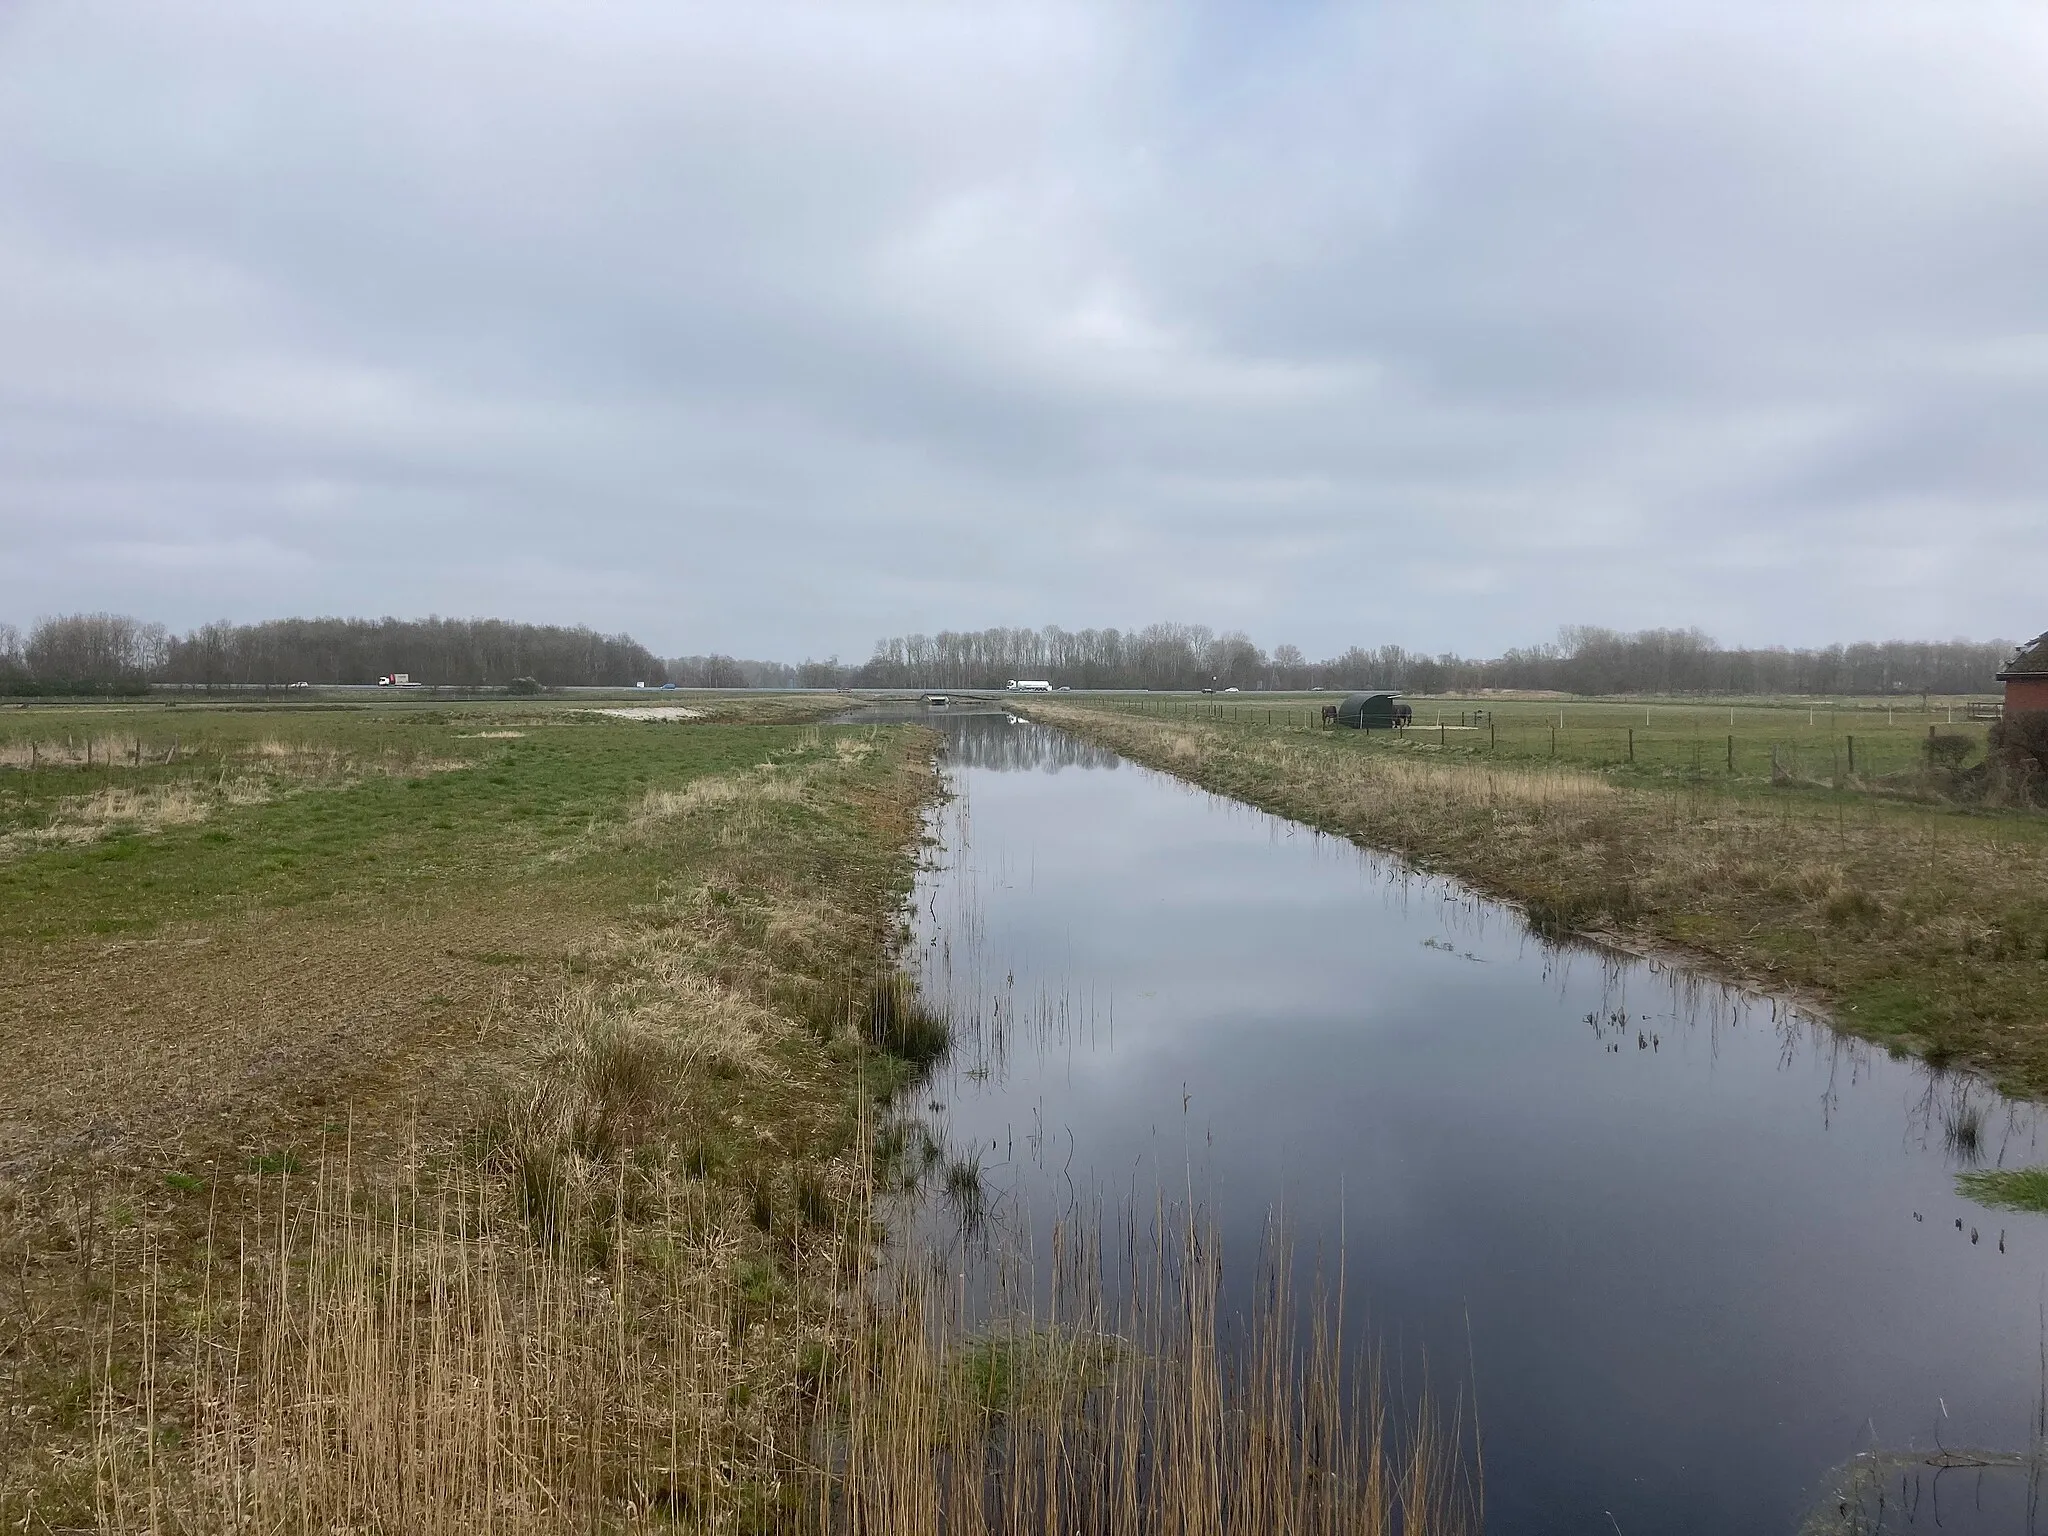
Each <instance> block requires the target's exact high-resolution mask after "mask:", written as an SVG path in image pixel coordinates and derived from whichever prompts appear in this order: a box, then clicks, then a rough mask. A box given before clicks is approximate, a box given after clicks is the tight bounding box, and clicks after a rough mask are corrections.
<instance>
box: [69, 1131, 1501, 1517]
mask: <svg viewBox="0 0 2048 1536" xmlns="http://www.w3.org/2000/svg"><path fill="white" fill-rule="evenodd" d="M577 1199H578V1201H579V1205H578V1218H577V1219H578V1220H580V1221H582V1222H584V1223H587V1224H588V1230H589V1231H590V1232H592V1233H601V1234H603V1236H604V1238H605V1241H604V1243H603V1244H602V1245H600V1246H599V1247H598V1248H596V1249H594V1250H593V1249H590V1248H585V1247H579V1246H574V1245H563V1244H560V1243H554V1242H548V1241H539V1240H536V1235H535V1233H534V1230H533V1229H532V1227H531V1225H530V1224H529V1223H528V1222H526V1221H525V1220H523V1219H521V1216H520V1213H519V1212H518V1210H517V1209H516V1205H515V1204H514V1203H512V1202H508V1201H507V1200H506V1199H505V1198H504V1196H503V1191H502V1189H501V1188H499V1187H497V1185H496V1183H495V1182H494V1180H493V1179H492V1178H491V1177H490V1176H489V1175H488V1174H487V1173H484V1172H482V1171H481V1170H475V1169H472V1170H471V1171H470V1172H469V1173H466V1174H462V1175H457V1176H453V1177H444V1178H442V1179H440V1180H438V1181H435V1182H434V1183H433V1184H431V1185H429V1184H428V1183H426V1182H424V1181H415V1182H414V1183H413V1184H412V1185H411V1186H410V1187H408V1188H406V1189H404V1190H402V1191H400V1193H399V1194H398V1196H397V1197H396V1198H390V1197H388V1196H387V1197H373V1196H372V1194H371V1192H370V1191H368V1190H367V1189H365V1188H363V1187H360V1186H359V1185H358V1184H357V1183H356V1182H355V1181H354V1180H353V1179H352V1177H351V1174H350V1170H349V1166H348V1163H347V1161H346V1159H345V1158H343V1159H339V1160H335V1161H330V1162H327V1163H323V1164H322V1165H321V1166H320V1167H319V1168H318V1169H316V1170H315V1171H314V1172H313V1173H312V1175H311V1178H310V1182H309V1184H308V1185H307V1187H306V1188H305V1189H304V1190H303V1191H299V1192H295V1191H294V1190H293V1189H292V1188H291V1187H290V1184H289V1182H288V1181H284V1180H279V1181H277V1182H276V1183H275V1184H273V1185H269V1186H266V1188H265V1190H264V1192H263V1193H262V1195H261V1196H260V1197H259V1198H257V1199H256V1200H254V1201H253V1202H252V1203H251V1205H250V1207H249V1208H248V1209H247V1210H246V1211H244V1212H243V1213H241V1214H240V1215H239V1216H238V1217H237V1218H236V1220H237V1223H238V1227H239V1230H238V1232H237V1233H236V1237H237V1239H238V1240H237V1241H236V1242H235V1243H234V1244H233V1245H232V1246H233V1248H234V1251H235V1257H234V1258H233V1260H232V1261H231V1262H225V1263H223V1264H221V1265H219V1266H218V1267H217V1269H216V1271H215V1273H214V1276H213V1278H212V1281H211V1283H210V1284H209V1286H208V1288H207V1290H206V1292H205V1293H204V1295H203V1296H202V1297H201V1298H200V1301H199V1303H198V1305H197V1306H196V1307H194V1308H192V1309H191V1310H190V1311H189V1312H188V1313H187V1314H186V1315H183V1316H176V1317H174V1316H170V1315H167V1314H165V1313H163V1312H162V1310H161V1308H160V1295H159V1292H158V1291H157V1289H156V1287H155V1286H154V1284H153V1279H152V1273H151V1269H150V1262H149V1258H148V1255H147V1254H146V1253H141V1254H137V1255H134V1256H133V1257H132V1258H131V1261H130V1267H129V1273H128V1275H127V1277H126V1278H125V1280H123V1281H122V1282H121V1294H122V1297H123V1301H124V1303H125V1306H126V1308H127V1310H128V1312H129V1315H130V1317H131V1320H132V1321H134V1323H135V1325H136V1326H137V1327H139V1328H140V1329H141V1331H142V1332H143V1333H144V1334H145V1335H152V1334H162V1333H164V1332H166V1331H174V1332H176V1333H177V1334H178V1335H179V1337H178V1340H177V1342H178V1345H179V1347H178V1349H177V1350H176V1351H174V1352H173V1358H175V1359H176V1360H178V1361H180V1362H181V1363H182V1364H181V1368H179V1369H175V1370H157V1371H153V1372H145V1374H144V1375H143V1376H142V1377H141V1378H140V1379H139V1380H137V1381H135V1382H134V1383H133V1384H132V1385H130V1384H127V1383H124V1382H123V1381H121V1380H120V1379H119V1377H118V1376H117V1374H116V1373H114V1372H113V1371H112V1370H111V1369H110V1370H109V1371H108V1372H107V1374H106V1376H105V1379H104V1380H103V1383H102V1387H101V1391H100V1394H99V1399H98V1408H97V1415H98V1435H97V1439H96V1446H97V1480H96V1484H97V1519H98V1525H99V1528H100V1529H102V1530H105V1531H110V1532H112V1531H118V1532H145V1531H146V1532H151V1533H157V1532H188V1531H189V1532H201V1531H205V1532H222V1531H232V1532H259V1531H260V1532H271V1531H285V1530H292V1531H306V1530H321V1531H404V1532H417V1533H421V1536H444V1533H445V1536H456V1533H469V1532H476V1531H496V1532H505V1533H527V1532H532V1533H541V1532H560V1531H567V1530H595V1529H603V1530H617V1531H637V1530H653V1529H663V1530H667V1529H673V1528H675V1526H676V1524H677V1523H679V1522H680V1523H683V1524H685V1525H686V1526H687V1527H688V1528H690V1529H698V1530H706V1531H732V1530H767V1529H787V1530H810V1531H818V1532H845V1533H848V1536H865V1533H877V1536H879V1533H884V1532H886V1533H889V1536H939V1533H942V1532H944V1533H972V1536H981V1533H988V1536H996V1533H1001V1536H1026V1533H1032V1536H1065V1533H1069V1532H1073V1531H1077V1530H1079V1531H1088V1532H1101V1533H1105V1536H1126V1533H1127V1536H1150V1533H1165V1532H1172V1533H1175V1536H1211V1533H1213V1536H1238V1533H1243V1536H1251V1533H1266V1532H1278V1531H1285V1532H1295V1533H1303V1536H1311V1533H1313V1536H1322V1533H1328V1536H1352V1533H1356V1536H1391V1533H1395V1532H1401V1533H1405V1536H1439V1533H1465V1532H1472V1531H1476V1530H1477V1529H1478V1528H1479V1523H1480V1508H1479V1494H1478V1483H1477V1477H1476V1468H1475V1464H1474V1462H1473V1460H1472V1457H1471V1452H1470V1445H1469V1440H1468V1436H1467V1434H1466V1433H1465V1431H1464V1427H1463V1426H1461V1425H1460V1424H1459V1423H1458V1421H1457V1420H1456V1418H1455V1417H1446V1416H1445V1415H1443V1414H1441V1413H1439V1412H1437V1411H1435V1410H1434V1409H1432V1408H1431V1407H1430V1406H1428V1405H1427V1404H1424V1405H1423V1406H1422V1407H1420V1408H1419V1409H1416V1410H1414V1411H1412V1412H1410V1413H1407V1414H1403V1413H1401V1412H1400V1411H1398V1410H1397V1409H1396V1408H1395V1407H1394V1406H1393V1403H1392V1401H1391V1399H1390V1398H1389V1397H1388V1395H1387V1394H1386V1393H1385V1392H1384V1390H1383V1389H1382V1386H1381V1382H1380V1378H1379V1376H1378V1374H1377V1373H1376V1371H1375V1370H1374V1368H1373V1365H1372V1362H1371V1361H1370V1360H1369V1359H1367V1360H1364V1361H1363V1362H1361V1361H1357V1360H1354V1359H1352V1358H1350V1357H1349V1356H1347V1353H1346V1350H1345V1344H1344V1340H1343V1339H1342V1336H1341V1334H1340V1333H1339V1332H1338V1331H1337V1330H1336V1329H1335V1328H1334V1327H1333V1326H1332V1325H1331V1324H1330V1323H1329V1322H1328V1319H1329V1318H1330V1317H1331V1316H1333V1315H1334V1314H1333V1313H1332V1311H1331V1310H1330V1309H1329V1308H1328V1307H1327V1306H1312V1307H1310V1308H1307V1309H1303V1308H1299V1307H1297V1306H1296V1305H1295V1299H1294V1298H1293V1297H1292V1296H1291V1295H1290V1294H1289V1292H1288V1289H1287V1286H1286V1283H1285V1279H1284V1275H1285V1268H1284V1266H1279V1267H1276V1268H1275V1269H1274V1270H1273V1271H1272V1273H1271V1274H1270V1275H1269V1276H1268V1277H1267V1281H1266V1283H1265V1284H1263V1285H1262V1286H1261V1287H1260V1288H1259V1291H1258V1293H1257V1296H1256V1298H1255V1300H1254V1302H1253V1304H1252V1305H1251V1307H1250V1308H1249V1309H1248V1310H1247V1311H1246V1312H1245V1313H1244V1314H1243V1315H1242V1316H1240V1317H1238V1318H1235V1319H1230V1318H1225V1317H1223V1316H1222V1315H1220V1308H1219V1296H1220V1294H1221V1279H1222V1277H1221V1271H1220V1268H1219V1265H1218V1261H1217V1258H1216V1247H1215V1244H1214V1242H1213V1240H1212V1239H1211V1238H1210V1237H1209V1236H1208V1235H1207V1234H1205V1233H1203V1232H1201V1231H1200V1230H1199V1229H1198V1228H1197V1227H1196V1226H1195V1225H1193V1224H1192V1223H1186V1222H1183V1223H1181V1224H1178V1225H1175V1224H1173V1223H1171V1222H1169V1223H1166V1224H1164V1226H1163V1228H1160V1229H1155V1230H1164V1231H1165V1232H1166V1234H1167V1235H1166V1236H1165V1237H1164V1238H1163V1239H1160V1240H1158V1241H1156V1242H1154V1243H1153V1244H1152V1245H1151V1246H1150V1247H1147V1248H1144V1249H1142V1250H1141V1251H1140V1254H1139V1257H1138V1258H1137V1259H1136V1260H1134V1261H1132V1262H1131V1263H1130V1264H1129V1266H1128V1268H1127V1269H1126V1271H1125V1272H1124V1273H1123V1274H1122V1276H1121V1277H1120V1283H1118V1284H1116V1285H1113V1286H1105V1285H1104V1283H1103V1281H1104V1276H1103V1274H1102V1272H1101V1269H1100V1265H1099V1261H1097V1260H1096V1259H1095V1258H1094V1256H1093V1255H1092V1254H1086V1253H1084V1254H1083V1256H1082V1257H1081V1258H1080V1259H1079V1260H1078V1261H1077V1260H1076V1259H1075V1258H1074V1257H1073V1256H1072V1255H1068V1256H1067V1257H1065V1258H1063V1259H1062V1260H1060V1261H1059V1265H1058V1267H1059V1269H1060V1277H1059V1278H1058V1280H1057V1282H1056V1283H1055V1284H1054V1285H1053V1286H1052V1288H1051V1290H1050V1291H1049V1292H1048V1293H1047V1294H1049V1295H1050V1296H1052V1297H1053V1298H1054V1301H1053V1304H1052V1306H1051V1307H1050V1309H1049V1310H1048V1311H1047V1312H1046V1313H1045V1314H1043V1315H1034V1313H1033V1312H1032V1311H1030V1310H1028V1309H1027V1310H1022V1311H1009V1312H1003V1311H998V1312H997V1313H996V1314H995V1315H994V1316H993V1317H988V1316H984V1317H983V1318H982V1319H981V1320H980V1322H979V1324H978V1325H975V1326H970V1324H969V1320H968V1317H967V1308H966V1307H965V1305H964V1304H963V1300H962V1297H961V1293H960V1291H959V1290H958V1289H957V1288H956V1286H955V1284H954V1281H953V1278H952V1277H951V1276H950V1275H948V1274H946V1273H945V1272H944V1271H943V1270H935V1269H934V1268H933V1267H932V1266H929V1265H926V1264H921V1263H910V1264H905V1265H903V1266H902V1267H900V1268H899V1269H898V1270H897V1271H896V1273H895V1277H894V1280H893V1282H892V1283H891V1284H889V1285H886V1286H883V1287H880V1288H877V1289H875V1290H867V1289H864V1288H863V1287H862V1286H861V1284H860V1283H859V1280H860V1276H861V1274H862V1273H864V1272H865V1269H866V1263H867V1257H868V1253H869V1250H868V1247H867V1241H866V1237H865V1235H864V1234H863V1233H862V1232H861V1230H860V1229H859V1226H858V1224H857V1223H842V1224H841V1225H840V1226H839V1227H837V1228H836V1229H834V1231H833V1232H832V1233H831V1234H830V1239H829V1241H827V1242H825V1243H824V1244H822V1245H821V1250H820V1253H819V1255H818V1262H820V1263H821V1264H822V1265H823V1266H824V1268H823V1270H822V1271H821V1274H820V1277H819V1278H821V1279H822V1280H824V1281H827V1282H829V1283H827V1284H821V1285H818V1286H815V1287H804V1286H791V1287H789V1288H788V1289H787V1290H786V1291H779V1290H777V1289H776V1288H775V1287H773V1286H771V1285H766V1284H764V1283H763V1282H762V1280H761V1279H760V1276H759V1274H758V1272H756V1271H754V1270H752V1269H750V1268H749V1266H747V1265H746V1264H745V1263H744V1262H742V1261H740V1260H739V1259H738V1253H739V1251H740V1250H739V1246H738V1245H737V1244H736V1243H735V1242H734V1241H733V1239H732V1238H731V1236H730V1234H727V1233H725V1232H723V1231H722V1230H721V1224H720V1218H719V1214H718V1212H717V1210H716V1207H715V1203H714V1202H708V1201H706V1200H704V1199H702V1198H700V1191H699V1190H698V1189H696V1188H694V1187H693V1186H691V1185H690V1184H688V1183H686V1182H665V1183H662V1184H660V1185H659V1186H658V1187H655V1188H649V1189H643V1190H642V1191H640V1193H639V1194H638V1195H637V1197H634V1196H629V1194H628V1191H627V1188H626V1181H625V1180H624V1179H623V1178H615V1180H614V1182H613V1185H612V1187H611V1188H609V1189H607V1188H605V1187H603V1186H602V1185H601V1184H599V1183H591V1184H588V1185H586V1186H584V1187H582V1188H581V1189H580V1190H579V1191H578V1192H577ZM633 1205H637V1209H630V1210H629V1206H633ZM1060 1243H1061V1240H1060V1239H1058V1238H1056V1240H1055V1248H1056V1250H1057V1249H1058V1248H1059V1247H1060ZM224 1246H226V1245H224ZM1304 1316H1306V1318H1307V1319H1308V1321H1307V1324H1306V1327H1305V1328H1304V1326H1303V1321H1302V1320H1303V1318H1304ZM771 1325H772V1326H771ZM791 1341H798V1343H797V1347H796V1349H795V1351H794V1353H792V1351H791V1349H790V1348H789V1345H790V1343H791ZM109 1360H110V1362H111V1353H110V1355H109Z"/></svg>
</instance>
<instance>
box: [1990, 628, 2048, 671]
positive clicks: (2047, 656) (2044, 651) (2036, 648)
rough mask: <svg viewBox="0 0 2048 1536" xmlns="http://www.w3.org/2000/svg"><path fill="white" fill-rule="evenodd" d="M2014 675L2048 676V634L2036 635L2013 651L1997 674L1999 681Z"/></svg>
mask: <svg viewBox="0 0 2048 1536" xmlns="http://www.w3.org/2000/svg"><path fill="white" fill-rule="evenodd" d="M2015 677H2048V635H2036V636H2035V637H2034V638H2033V639H2032V640H2030V641H2028V642H2027V643H2026V644H2025V645H2023V646H2021V647H2020V648H2019V649H2018V650H2017V651H2014V652H2013V655H2012V660H2010V661H2008V662H2007V663H2006V664H2005V670H2004V671H2003V672H2001V673H1999V674H1998V680H1999V681H2000V682H2001V683H2002V682H2006V681H2007V680H2009V679H2011V678H2015Z"/></svg>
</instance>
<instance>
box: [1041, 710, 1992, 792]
mask: <svg viewBox="0 0 2048 1536" xmlns="http://www.w3.org/2000/svg"><path fill="white" fill-rule="evenodd" d="M1342 697H1343V695H1342V694H1340V693H1331V692H1323V693H1272V694H1266V693H1257V694H1224V695H1188V694H1089V695H1085V696H1081V697H1079V698H1075V699H1073V700H1071V702H1073V703H1076V704H1079V705H1081V706H1083V707H1088V706H1095V707H1105V708H1112V709H1118V710H1122V711H1125V712H1127V713H1133V714H1138V715H1142V716H1144V717H1146V718H1150V719H1158V720H1195V721H1208V722H1213V723H1216V724H1220V725H1234V726H1240V727H1247V728H1250V727H1256V728H1259V729H1262V730H1279V729H1284V728H1288V727H1301V728H1315V727H1316V725H1317V722H1318V720H1319V718H1320V711H1321V709H1322V707H1323V706H1324V705H1326V704H1334V703H1335V702H1337V700H1338V699H1340V698H1342ZM1989 700H1990V696H1989V695H1983V696H1978V697H1973V698H1956V699H1943V698H1935V699H1929V700H1926V701H1924V702H1923V700H1922V699H1921V698H1920V696H1919V695H1917V694H1915V695H1913V696H1911V697H1910V698H1909V697H1905V696H1896V697H1893V698H1889V699H1885V698H1842V699H1833V700H1827V701H1816V700H1809V699H1803V698H1801V699H1744V698H1735V699H1728V700H1716V701H1714V702H1712V703H1705V702H1702V701H1699V700H1696V699H1644V700H1629V701H1619V700H1601V699H1555V698H1530V697H1510V696H1503V695H1479V696H1475V697H1462V696H1458V695H1435V694H1431V695H1418V696H1415V697H1412V698H1409V699H1408V700H1407V701H1406V702H1407V703H1408V704H1409V705H1410V707H1411V708H1412V709H1413V710H1414V712H1415V716H1414V722H1413V724H1412V725H1411V727H1410V728H1409V732H1408V733H1407V734H1406V735H1405V736H1404V738H1403V740H1402V741H1401V743H1400V745H1402V746H1405V747H1408V748H1410V749H1414V750H1421V749H1425V748H1432V747H1433V748H1436V749H1438V750H1439V751H1442V752H1444V753H1446V754H1447V755H1462V756H1466V757H1480V756H1483V757H1485V758H1488V759H1490V760H1496V761H1502V762H1513V761H1522V762H1538V763H1547V762H1556V763H1563V764H1568V765H1572V766H1577V767H1586V768H1597V769H1600V770H1601V771H1603V772H1608V773H1617V774H1633V775H1635V776H1638V777H1640V778H1642V779H1644V780H1648V781H1668V780H1670V779H1673V778H1680V779H1693V778H1709V777H1714V778H1721V779H1724V780H1734V781H1755V782H1765V783H1768V782H1770V781H1771V780H1773V779H1774V778H1775V779H1776V780H1778V781H1779V782H1780V783H1784V782H1787V781H1803V782H1807V783H1812V784H1822V783H1834V782H1836V781H1838V780H1842V779H1846V778H1850V777H1853V778H1855V779H1857V780H1858V781H1860V783H1861V785H1862V787H1865V788H1874V789H1882V788H1885V787H1887V781H1898V782H1897V784H1896V787H1899V788H1903V789H1909V790H1912V791H1915V792H1918V791H1920V790H1922V789H1924V788H1925V787H1926V785H1925V775H1924V774H1923V772H1922V770H1923V768H1924V767H1925V765H1926V755H1925V746H1926V742H1927V738H1928V733H1929V731H1930V730H1932V731H1933V732H1934V733H1936V734H1937V735H1940V736H1957V737H1962V738H1964V739H1966V740H1967V741H1969V742H1970V743H1971V755H1970V756H1969V757H1967V758H1966V759H1964V763H1965V765H1966V766H1967V765H1968V764H1969V763H1976V762H1981V761H1982V759H1983V751H1984V733H1985V731H1986V729H1987V726H1988V722H1987V721H1984V720H1981V719H1973V718H1972V717H1971V713H1970V710H1971V706H1972V705H1973V704H1983V703H1987V702H1989ZM1061 702H1062V703H1063V704H1064V703H1067V702H1070V701H1069V700H1066V699H1062V700H1061ZM1852 757H1853V760H1854V761H1853V766H1852V763H1851V759H1852Z"/></svg>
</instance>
